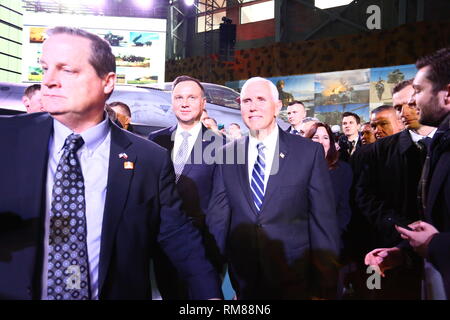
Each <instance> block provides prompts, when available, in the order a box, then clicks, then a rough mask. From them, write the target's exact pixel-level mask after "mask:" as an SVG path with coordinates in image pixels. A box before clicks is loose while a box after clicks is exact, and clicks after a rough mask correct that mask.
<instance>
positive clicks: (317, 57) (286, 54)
mask: <svg viewBox="0 0 450 320" xmlns="http://www.w3.org/2000/svg"><path fill="white" fill-rule="evenodd" d="M276 1H277V4H278V6H279V9H278V16H276V19H271V20H266V21H261V22H256V23H250V24H244V25H240V24H239V23H238V22H239V6H238V5H237V4H236V3H235V2H231V5H230V1H229V7H228V8H227V17H229V18H231V19H232V20H233V23H237V35H236V39H237V42H236V51H235V57H234V59H231V60H232V61H230V62H222V61H220V60H219V55H218V52H219V32H218V31H213V37H212V39H213V44H212V49H213V50H212V52H213V53H212V54H210V55H208V56H206V57H205V50H204V39H205V37H204V33H200V34H198V33H196V32H195V18H191V19H190V20H189V21H188V26H189V27H188V29H187V42H186V58H184V59H181V60H167V61H166V81H172V80H173V79H174V78H175V77H176V76H178V75H180V74H189V75H192V76H194V77H198V78H200V79H202V80H203V81H208V82H215V83H219V84H224V83H225V82H226V81H233V80H241V79H248V78H249V77H252V76H256V75H258V76H263V77H273V76H283V75H296V74H307V73H319V72H329V71H338V70H351V69H359V68H370V67H383V66H391V65H400V64H410V63H414V62H415V60H416V59H417V58H418V57H419V56H422V55H424V54H428V53H431V52H433V51H435V50H437V49H439V48H442V47H446V46H450V19H449V16H448V12H450V1H449V0H431V1H430V0H427V1H422V0H359V1H356V2H355V1H354V2H353V3H352V4H350V5H348V6H344V7H337V8H333V9H328V10H320V9H317V8H314V6H313V5H312V3H313V1H312V0H276ZM369 5H377V6H379V7H380V9H381V16H380V17H381V30H368V28H367V26H366V21H367V19H368V17H369V16H370V15H369V14H367V13H366V10H367V7H368V6H369ZM276 40H278V41H276Z"/></svg>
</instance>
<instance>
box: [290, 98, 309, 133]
mask: <svg viewBox="0 0 450 320" xmlns="http://www.w3.org/2000/svg"><path fill="white" fill-rule="evenodd" d="M287 116H288V121H289V123H290V124H291V126H292V127H294V128H295V127H296V126H298V125H299V124H300V122H301V121H302V120H303V118H305V117H306V111H305V107H304V106H303V105H302V104H300V103H296V104H293V105H291V106H288V107H287Z"/></svg>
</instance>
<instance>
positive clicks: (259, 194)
mask: <svg viewBox="0 0 450 320" xmlns="http://www.w3.org/2000/svg"><path fill="white" fill-rule="evenodd" d="M256 147H257V148H258V157H257V158H256V161H255V165H254V166H253V171H252V180H251V183H250V188H251V190H252V198H253V202H254V203H255V206H256V209H257V211H258V212H259V211H260V210H261V207H262V204H263V201H264V169H265V167H266V159H265V155H264V148H265V146H264V144H262V143H258V144H257V146H256Z"/></svg>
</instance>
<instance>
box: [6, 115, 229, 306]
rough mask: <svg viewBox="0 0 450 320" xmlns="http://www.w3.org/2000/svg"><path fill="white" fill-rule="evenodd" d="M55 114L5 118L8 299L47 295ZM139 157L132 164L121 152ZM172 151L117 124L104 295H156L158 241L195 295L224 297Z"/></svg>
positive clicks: (102, 267)
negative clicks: (190, 215)
mask: <svg viewBox="0 0 450 320" xmlns="http://www.w3.org/2000/svg"><path fill="white" fill-rule="evenodd" d="M52 128H53V121H52V118H51V117H50V116H49V115H47V114H33V115H25V116H18V117H14V118H10V119H0V148H1V149H2V150H8V152H7V153H6V154H5V155H4V156H2V157H1V158H0V176H1V177H2V179H1V180H0V194H1V201H0V226H1V227H0V228H1V229H0V230H1V232H0V298H3V299H39V298H40V295H41V274H42V262H43V254H42V251H43V241H44V217H45V181H46V173H47V161H48V144H49V137H50V135H51V134H52ZM123 152H125V153H126V154H127V155H128V160H127V161H132V162H134V169H133V170H126V169H124V163H123V162H124V161H125V160H124V159H121V158H119V157H118V155H119V154H120V153H123ZM180 206H181V201H180V199H179V197H178V193H177V192H176V190H175V184H174V173H173V167H172V164H171V161H170V158H169V157H168V155H167V152H166V151H165V150H164V149H163V148H161V147H159V146H157V145H156V144H154V143H152V142H150V141H147V140H145V139H142V138H139V137H137V136H135V135H133V134H131V133H128V132H126V131H124V130H122V129H120V128H118V127H117V126H116V125H111V151H110V158H109V169H108V186H107V193H106V200H105V211H104V218H103V226H102V238H101V249H100V264H99V298H100V299H150V298H151V288H150V270H149V268H150V258H151V256H152V254H153V251H154V247H155V245H156V243H157V242H158V243H159V245H160V246H161V247H162V248H163V249H164V251H165V252H166V253H167V255H168V256H169V257H170V259H171V260H172V261H173V263H174V264H175V265H177V266H178V267H179V272H180V273H181V274H182V276H183V277H184V278H185V279H186V280H187V282H188V283H189V285H190V288H191V295H192V297H193V298H197V299H204V298H211V297H213V296H218V297H220V296H221V291H220V283H219V281H218V277H217V274H216V272H215V270H214V268H213V267H212V265H211V264H210V263H208V262H207V261H206V259H205V255H204V249H203V247H202V245H201V237H200V234H199V233H198V231H197V230H196V229H195V228H194V226H193V225H192V223H190V222H189V220H188V219H187V217H186V215H185V214H184V213H183V212H182V211H181V210H180Z"/></svg>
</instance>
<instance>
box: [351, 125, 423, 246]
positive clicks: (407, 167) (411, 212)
mask: <svg viewBox="0 0 450 320" xmlns="http://www.w3.org/2000/svg"><path fill="white" fill-rule="evenodd" d="M363 161H364V162H365V163H363V164H360V167H361V168H362V170H361V172H360V174H359V176H358V181H357V182H356V185H355V192H356V198H355V201H356V204H357V206H358V209H359V210H360V212H362V214H363V215H364V216H365V217H366V218H367V219H368V221H369V223H370V225H371V227H372V235H371V236H372V240H373V243H372V248H378V247H392V246H394V245H396V244H397V243H398V242H399V241H401V238H400V236H399V234H398V232H397V231H396V230H395V228H394V224H399V223H400V224H409V223H411V222H414V221H417V220H418V219H419V218H420V216H421V215H420V208H419V206H418V203H417V190H418V185H419V179H420V175H421V172H422V166H423V161H424V153H423V152H421V151H420V149H419V148H418V147H417V146H416V145H415V144H414V142H413V141H412V139H411V136H410V134H409V132H408V131H407V130H405V131H402V132H399V133H397V134H394V135H392V136H388V137H385V138H382V139H380V140H378V141H377V142H375V143H373V144H371V145H370V147H369V148H366V150H365V155H364V158H363ZM369 236H370V235H369V234H368V235H367V237H369Z"/></svg>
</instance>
